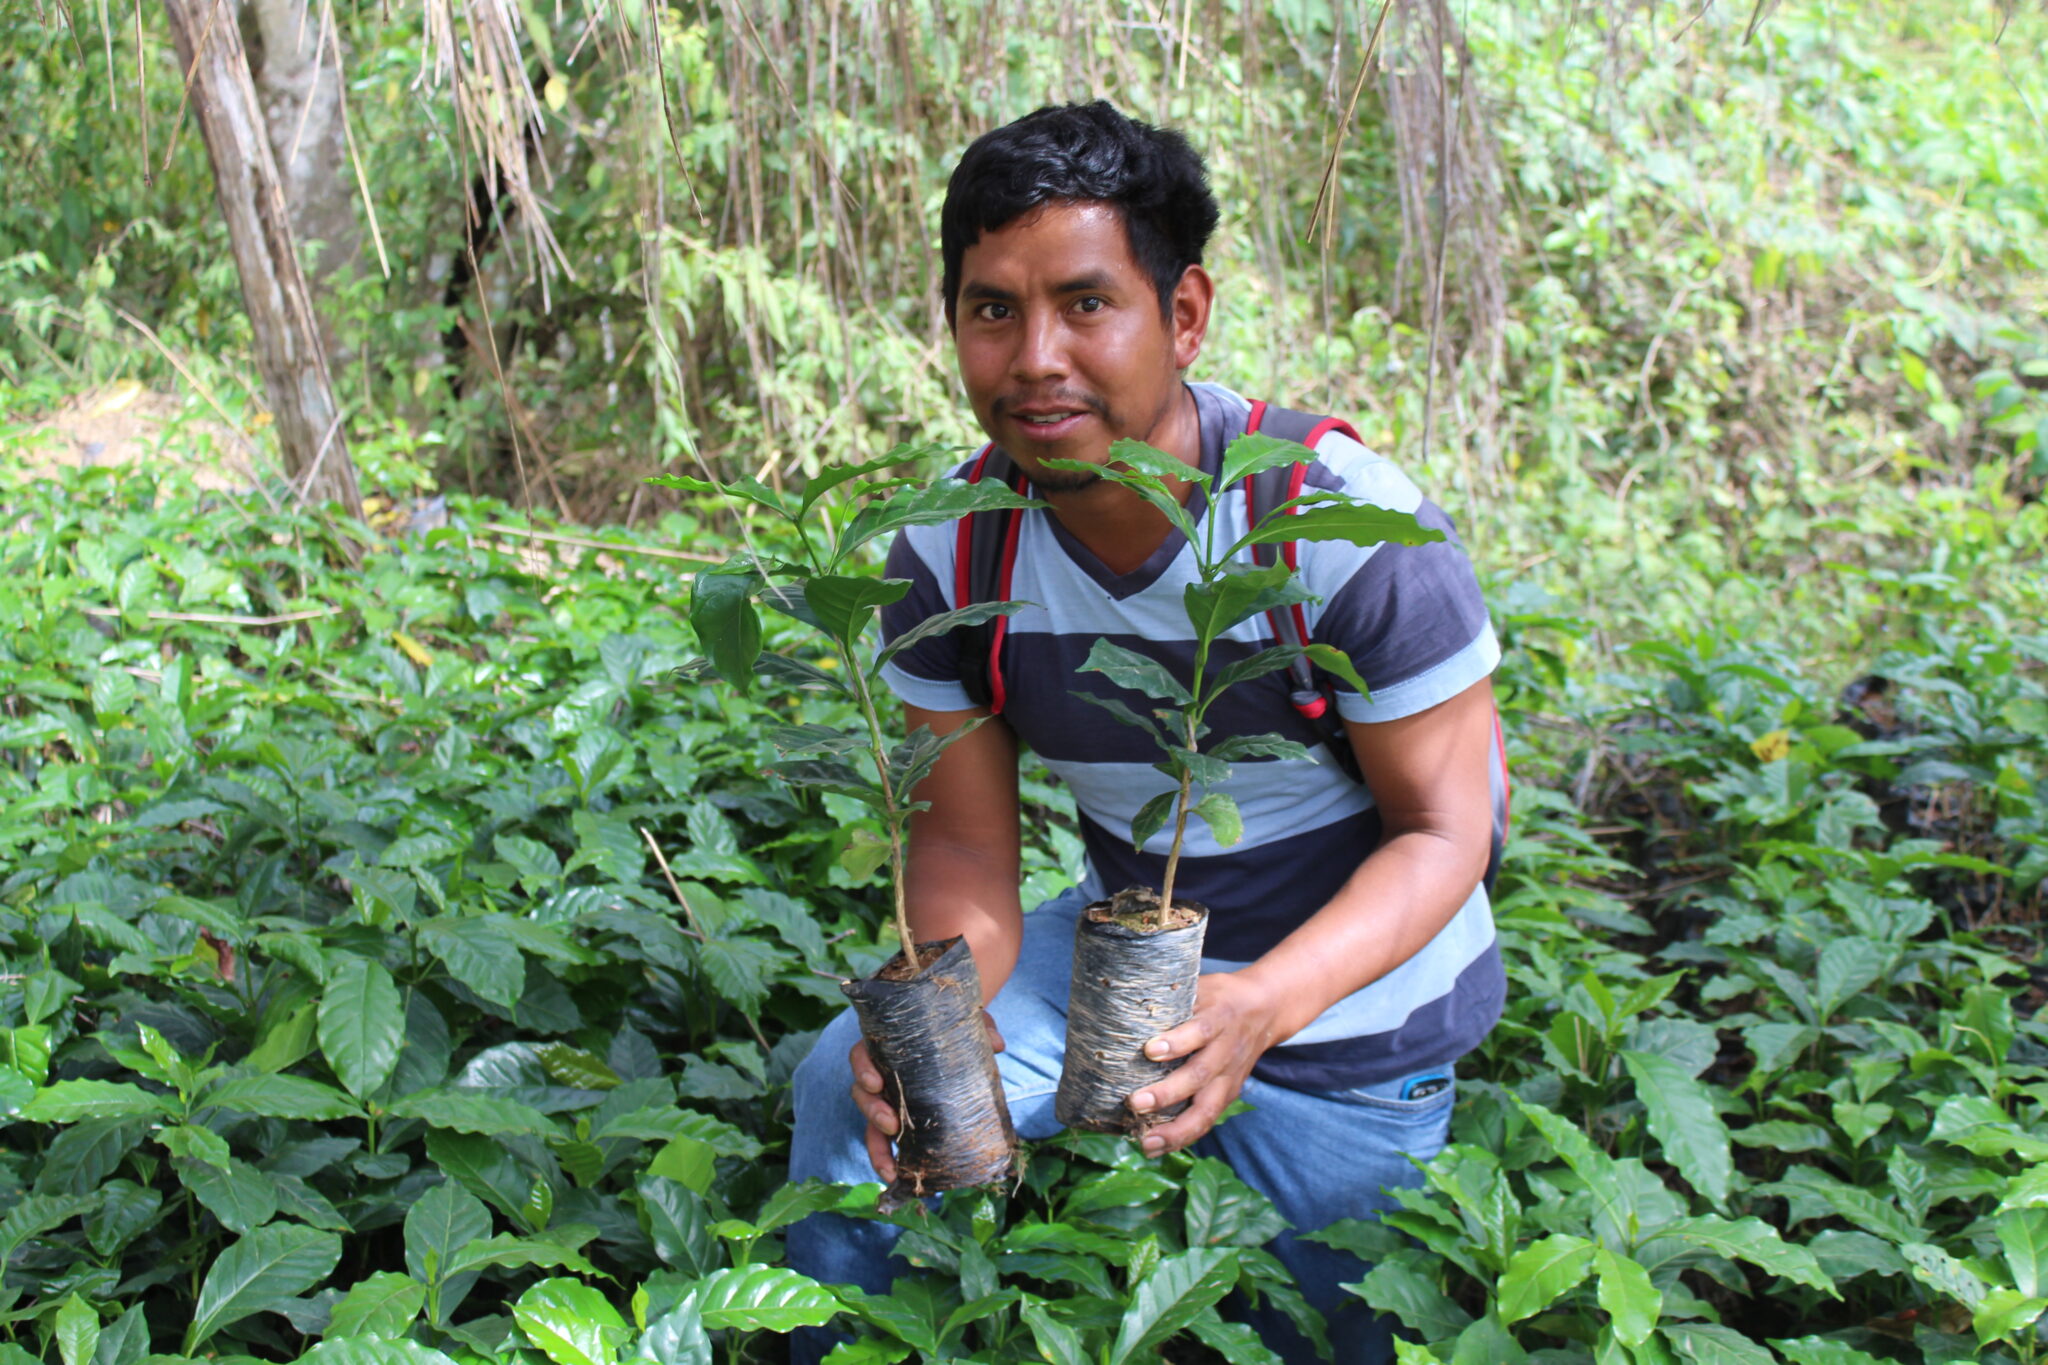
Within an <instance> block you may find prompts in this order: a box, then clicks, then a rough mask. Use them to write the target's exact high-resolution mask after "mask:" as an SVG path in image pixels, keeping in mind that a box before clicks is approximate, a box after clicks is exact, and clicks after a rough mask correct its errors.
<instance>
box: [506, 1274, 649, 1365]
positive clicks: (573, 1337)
mask: <svg viewBox="0 0 2048 1365" xmlns="http://www.w3.org/2000/svg"><path fill="white" fill-rule="evenodd" d="M512 1317H513V1320H514V1321H516V1322H517V1323H518V1324H519V1330H520V1331H522V1332H524V1333H525V1334H526V1339H527V1340H528V1341H530V1342H532V1343H533V1344H534V1345H535V1346H538V1347H539V1348H540V1349H541V1351H542V1352H543V1353H545V1354H546V1356H547V1358H548V1359H549V1360H552V1361H554V1362H555V1365H612V1362H613V1361H615V1360H617V1359H618V1355H619V1348H620V1347H622V1346H624V1345H625V1344H626V1343H627V1342H628V1341H630V1340H632V1338H633V1330H632V1329H631V1328H630V1327H628V1326H626V1320H625V1319H624V1318H622V1317H620V1316H619V1310H618V1309H616V1308H614V1307H612V1306H611V1303H610V1301H609V1300H607V1299H606V1298H605V1296H604V1295H602V1294H600V1293H598V1292H597V1291H596V1290H595V1289H592V1288H591V1287H590V1286H589V1285H587V1284H584V1283H583V1282H582V1281H580V1280H570V1279H552V1280H542V1281H541V1282H540V1283H539V1284H536V1285H533V1286H532V1287H530V1288H529V1289H528V1290H527V1291H526V1292H525V1293H524V1294H521V1295H520V1296H519V1299H518V1301H517V1302H516V1303H514V1304H513V1305H512Z"/></svg>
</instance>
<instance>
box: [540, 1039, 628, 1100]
mask: <svg viewBox="0 0 2048 1365" xmlns="http://www.w3.org/2000/svg"><path fill="white" fill-rule="evenodd" d="M535 1055H536V1056H537V1057H538V1058H539V1060H540V1064H541V1069H542V1070H544V1071H546V1072H547V1073H548V1079H549V1080H551V1081H553V1082H555V1083H556V1084H557V1085H568V1086H574V1087H576V1088H577V1089H579V1090H615V1089H617V1088H618V1086H619V1073H618V1072H616V1071H614V1070H612V1069H611V1068H610V1067H609V1066H607V1065H605V1063H604V1061H603V1059H602V1058H600V1057H599V1056H598V1055H597V1054H596V1053H594V1052H585V1051H584V1050H583V1049H582V1048H577V1047H570V1046H569V1045H568V1044H566V1043H550V1044H548V1045H547V1046H546V1047H544V1048H542V1049H541V1050H540V1051H539V1052H538V1053H536V1054H535Z"/></svg>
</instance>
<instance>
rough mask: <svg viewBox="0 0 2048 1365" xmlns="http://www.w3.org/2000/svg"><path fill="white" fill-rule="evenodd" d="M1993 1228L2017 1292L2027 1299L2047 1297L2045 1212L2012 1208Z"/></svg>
mask: <svg viewBox="0 0 2048 1365" xmlns="http://www.w3.org/2000/svg"><path fill="white" fill-rule="evenodd" d="M1993 1226H1994V1227H1995V1228H1996V1229H1997V1230H1998V1244H1999V1245H2000V1246H2001V1247H2003V1248H2005V1265H2006V1268H2007V1269H2008V1270H2010V1271H2011V1272H2012V1282H2013V1284H2014V1285H2015V1286H2016V1287H2017V1288H2018V1289H2019V1291H2020V1293H2021V1294H2022V1295H2024V1296H2025V1297H2027V1298H2030V1299H2031V1298H2039V1297H2040V1296H2042V1295H2044V1294H2048V1209H2013V1210H2011V1211H2009V1212H2007V1213H2002V1214H2000V1215H1999V1216H1998V1221H1997V1222H1996V1223H1994V1224H1993Z"/></svg>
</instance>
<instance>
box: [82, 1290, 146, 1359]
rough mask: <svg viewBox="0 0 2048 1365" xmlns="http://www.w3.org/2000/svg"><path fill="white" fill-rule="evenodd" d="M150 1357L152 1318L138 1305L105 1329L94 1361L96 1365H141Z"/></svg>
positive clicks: (94, 1350) (94, 1354)
mask: <svg viewBox="0 0 2048 1365" xmlns="http://www.w3.org/2000/svg"><path fill="white" fill-rule="evenodd" d="M148 1354H149V1318H148V1317H147V1315H146V1314H145V1313H144V1312H143V1309H142V1305H141V1304H139V1303H138V1304H135V1305H133V1306H132V1307H130V1308H129V1309H128V1311H127V1312H125V1313H123V1314H121V1316H119V1317H117V1318H115V1319H114V1321H113V1322H112V1323H110V1324H108V1325H107V1326H106V1327H104V1328H102V1329H101V1331H100V1339H99V1343H98V1345H96V1346H95V1347H94V1348H93V1353H92V1360H93V1365H141V1361H142V1359H143V1357H145V1356H147V1355H148Z"/></svg>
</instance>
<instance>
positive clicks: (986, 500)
mask: <svg viewBox="0 0 2048 1365" xmlns="http://www.w3.org/2000/svg"><path fill="white" fill-rule="evenodd" d="M1043 506H1045V504H1044V503H1042V502H1040V501H1038V500H1037V499H1035V498H1025V497H1020V496H1018V495H1017V494H1016V493H1014V492H1012V491H1011V490H1010V488H1009V486H1008V485H1007V484H1004V483H1002V482H1000V481H999V480H996V479H983V480H981V481H980V482H979V483H968V482H967V481H966V480H965V479H941V480H939V481H938V482H936V483H932V484H928V485H926V486H925V487H923V488H913V489H909V490H908V491H905V492H902V493H898V494H896V495H895V496H893V497H891V498H889V499H888V500H886V501H884V502H872V503H869V504H868V505H867V506H866V507H863V508H861V509H860V512H859V514H858V515H856V516H855V517H854V519H853V520H852V521H851V522H850V523H848V525H847V527H846V529H845V530H844V531H843V532H841V533H840V536H839V543H838V545H837V546H835V547H834V549H833V552H832V562H833V563H834V564H835V565H838V564H843V563H845V562H846V559H847V557H848V556H850V555H851V554H852V553H853V552H854V551H855V550H857V549H859V548H860V547H861V546H862V545H865V544H867V542H869V541H870V540H873V539H874V538H875V537H876V536H885V535H889V534H891V533H892V532H895V531H900V530H902V529H903V528H904V527H906V526H936V525H938V524H939V523H941V522H947V521H956V520H958V519H959V518H961V517H965V516H971V515H972V514H974V513H976V512H993V511H997V510H999V509H1002V508H1009V507H1043Z"/></svg>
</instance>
